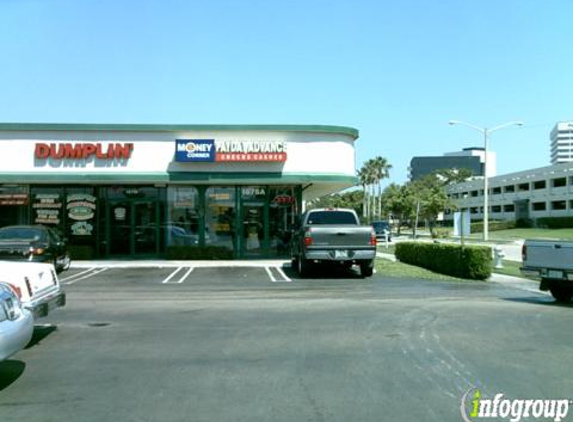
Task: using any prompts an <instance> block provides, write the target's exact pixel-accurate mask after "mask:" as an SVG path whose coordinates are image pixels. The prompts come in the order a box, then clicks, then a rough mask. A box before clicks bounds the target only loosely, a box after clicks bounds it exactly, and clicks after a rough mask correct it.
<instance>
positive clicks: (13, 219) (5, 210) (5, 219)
mask: <svg viewBox="0 0 573 422" xmlns="http://www.w3.org/2000/svg"><path fill="white" fill-rule="evenodd" d="M29 203H30V196H29V194H28V187H27V186H22V185H0V227H4V226H9V225H13V224H26V223H27V222H28V212H27V211H28V204H29Z"/></svg>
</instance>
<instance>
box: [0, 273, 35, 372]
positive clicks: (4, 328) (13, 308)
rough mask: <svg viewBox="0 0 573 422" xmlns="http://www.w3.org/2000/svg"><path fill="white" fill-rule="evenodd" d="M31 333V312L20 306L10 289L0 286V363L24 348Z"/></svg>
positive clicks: (32, 318)
mask: <svg viewBox="0 0 573 422" xmlns="http://www.w3.org/2000/svg"><path fill="white" fill-rule="evenodd" d="M33 333H34V316H33V315H32V312H30V311H29V310H27V309H25V308H24V307H23V306H22V303H21V302H20V300H18V297H17V296H16V294H15V293H14V291H13V290H12V289H11V288H10V287H8V286H7V285H5V284H0V361H3V360H5V359H8V358H9V357H10V356H12V355H13V354H14V353H17V352H19V351H20V350H22V349H23V348H24V347H26V345H27V344H28V343H29V342H30V339H31V338H32V334H33Z"/></svg>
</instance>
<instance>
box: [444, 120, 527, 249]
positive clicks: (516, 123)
mask: <svg viewBox="0 0 573 422" xmlns="http://www.w3.org/2000/svg"><path fill="white" fill-rule="evenodd" d="M449 124H450V125H463V126H467V127H469V128H471V129H474V130H477V131H478V132H481V133H482V134H483V149H484V157H483V172H484V176H483V240H484V241H487V240H488V229H489V227H488V226H489V221H488V217H489V210H488V179H487V144H488V138H489V135H490V134H491V133H492V132H495V131H496V130H499V129H503V128H505V127H508V126H523V122H519V121H513V122H507V123H503V124H501V125H498V126H494V127H492V128H487V127H479V126H476V125H472V124H471V123H466V122H461V121H459V120H450V121H449Z"/></svg>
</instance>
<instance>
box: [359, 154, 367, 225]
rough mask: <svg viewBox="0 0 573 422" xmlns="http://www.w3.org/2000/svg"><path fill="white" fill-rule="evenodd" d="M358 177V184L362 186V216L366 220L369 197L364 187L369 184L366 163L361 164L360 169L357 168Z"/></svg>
mask: <svg viewBox="0 0 573 422" xmlns="http://www.w3.org/2000/svg"><path fill="white" fill-rule="evenodd" d="M358 179H359V183H360V185H361V186H362V191H363V192H364V194H363V195H362V218H363V219H364V220H367V214H368V202H369V199H368V191H367V190H366V187H367V186H368V185H369V175H368V170H367V167H366V165H363V166H362V167H361V168H360V170H358Z"/></svg>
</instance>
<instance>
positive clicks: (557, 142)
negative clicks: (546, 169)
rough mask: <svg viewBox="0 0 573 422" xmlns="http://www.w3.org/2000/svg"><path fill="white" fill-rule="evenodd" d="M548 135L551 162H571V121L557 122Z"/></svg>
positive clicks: (572, 140) (572, 156) (572, 136)
mask: <svg viewBox="0 0 573 422" xmlns="http://www.w3.org/2000/svg"><path fill="white" fill-rule="evenodd" d="M549 137H550V139H551V164H560V163H570V162H573V122H557V123H556V124H555V126H554V127H553V129H552V130H551V133H550V135H549Z"/></svg>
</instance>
